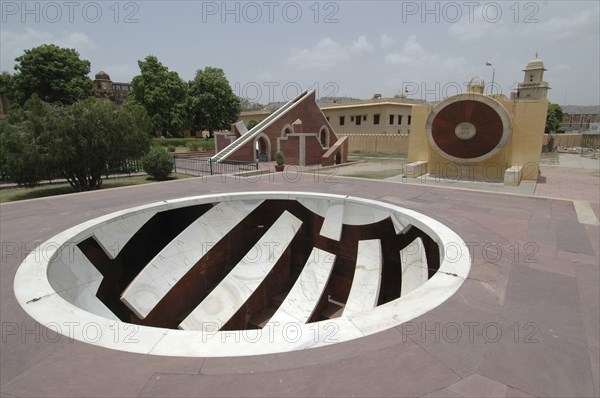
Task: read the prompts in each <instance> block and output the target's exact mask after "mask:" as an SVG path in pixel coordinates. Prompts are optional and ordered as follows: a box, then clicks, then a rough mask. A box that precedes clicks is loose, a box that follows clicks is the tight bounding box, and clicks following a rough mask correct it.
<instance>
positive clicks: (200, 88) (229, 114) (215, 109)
mask: <svg viewBox="0 0 600 398" xmlns="http://www.w3.org/2000/svg"><path fill="white" fill-rule="evenodd" d="M189 86H190V89H189V99H188V110H189V112H190V122H191V127H192V130H194V131H198V130H200V131H202V130H208V132H209V135H210V137H213V132H214V131H215V130H224V129H228V128H229V127H230V126H231V123H234V122H235V121H236V120H237V119H238V117H239V115H240V109H241V107H240V99H239V98H238V96H236V95H235V94H234V93H233V90H232V89H231V86H230V85H229V81H227V78H226V77H225V73H224V72H223V70H222V69H219V68H212V67H207V68H205V69H204V70H202V69H199V70H198V71H197V72H196V76H195V77H194V80H192V81H191V82H190V83H189Z"/></svg>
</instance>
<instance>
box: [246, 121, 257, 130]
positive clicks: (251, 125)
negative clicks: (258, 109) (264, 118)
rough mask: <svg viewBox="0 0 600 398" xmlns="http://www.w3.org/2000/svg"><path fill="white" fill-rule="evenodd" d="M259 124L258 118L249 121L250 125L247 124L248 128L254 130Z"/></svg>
mask: <svg viewBox="0 0 600 398" xmlns="http://www.w3.org/2000/svg"><path fill="white" fill-rule="evenodd" d="M257 124H258V122H257V121H256V120H254V119H252V120H250V121H249V122H248V125H247V126H246V128H247V129H248V130H252V129H253V128H254V126H256V125H257Z"/></svg>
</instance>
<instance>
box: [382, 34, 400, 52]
mask: <svg viewBox="0 0 600 398" xmlns="http://www.w3.org/2000/svg"><path fill="white" fill-rule="evenodd" d="M395 42H396V40H394V39H393V38H391V37H389V36H388V35H386V34H385V33H384V34H382V35H381V37H380V38H379V46H380V47H381V48H382V49H386V48H389V47H391V46H392V44H394V43H395Z"/></svg>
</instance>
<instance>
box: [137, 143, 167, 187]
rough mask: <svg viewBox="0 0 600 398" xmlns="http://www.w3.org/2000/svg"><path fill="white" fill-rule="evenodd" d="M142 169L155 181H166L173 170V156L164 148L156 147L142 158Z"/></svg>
mask: <svg viewBox="0 0 600 398" xmlns="http://www.w3.org/2000/svg"><path fill="white" fill-rule="evenodd" d="M142 167H143V168H144V171H145V172H146V173H148V174H150V175H151V176H152V177H154V179H156V180H158V181H162V180H166V179H167V177H168V176H169V174H171V171H172V170H173V156H172V155H171V154H170V153H168V152H167V151H165V150H164V149H163V148H157V147H154V148H152V149H151V150H150V152H148V154H146V156H144V157H143V158H142Z"/></svg>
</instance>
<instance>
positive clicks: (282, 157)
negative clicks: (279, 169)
mask: <svg viewBox="0 0 600 398" xmlns="http://www.w3.org/2000/svg"><path fill="white" fill-rule="evenodd" d="M275 161H276V162H277V164H278V165H280V166H281V165H282V164H284V163H285V155H284V154H283V152H281V151H277V152H275Z"/></svg>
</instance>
